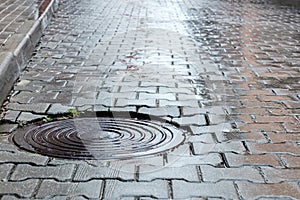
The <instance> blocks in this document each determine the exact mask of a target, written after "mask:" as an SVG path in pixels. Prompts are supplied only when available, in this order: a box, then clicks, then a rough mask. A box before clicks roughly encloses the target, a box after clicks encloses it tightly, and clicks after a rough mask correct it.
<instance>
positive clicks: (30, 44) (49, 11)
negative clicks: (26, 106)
mask: <svg viewBox="0 0 300 200" xmlns="http://www.w3.org/2000/svg"><path fill="white" fill-rule="evenodd" d="M58 3H59V0H52V1H51V2H50V3H49V5H48V7H47V8H46V10H45V11H44V13H43V14H42V15H41V16H40V17H39V18H38V20H37V21H35V23H34V24H33V25H32V27H31V28H30V29H29V31H28V32H27V34H26V35H25V37H24V38H23V39H22V40H21V42H20V44H19V45H18V46H17V48H16V49H14V50H13V51H12V52H4V53H3V54H2V55H4V58H3V61H2V63H0V105H2V103H3V102H4V101H5V99H6V97H7V95H8V94H9V93H10V91H11V89H12V87H13V85H14V83H15V81H16V80H17V79H18V77H19V76H20V75H21V73H22V71H23V70H24V69H25V67H26V64H27V62H28V61H29V59H30V58H31V56H32V53H33V51H34V49H35V47H36V45H37V44H38V42H39V40H40V38H41V37H42V35H43V32H44V30H45V29H46V27H47V26H48V25H49V23H50V20H51V19H52V17H53V15H54V12H55V11H56V10H57V8H58Z"/></svg>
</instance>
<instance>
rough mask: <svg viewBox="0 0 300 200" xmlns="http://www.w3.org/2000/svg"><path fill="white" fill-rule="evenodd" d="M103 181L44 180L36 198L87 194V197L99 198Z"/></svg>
mask: <svg viewBox="0 0 300 200" xmlns="http://www.w3.org/2000/svg"><path fill="white" fill-rule="evenodd" d="M101 185H102V181H100V180H94V181H89V182H79V183H73V182H56V181H52V180H44V181H43V182H42V184H41V186H40V188H39V190H38V192H37V194H36V196H35V197H36V198H48V197H51V196H53V195H58V196H80V195H83V196H86V197H87V198H90V199H91V198H99V197H100V190H101Z"/></svg>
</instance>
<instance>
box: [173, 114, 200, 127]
mask: <svg viewBox="0 0 300 200" xmlns="http://www.w3.org/2000/svg"><path fill="white" fill-rule="evenodd" d="M172 122H175V123H177V124H179V125H180V126H186V125H200V126H201V125H202V126H203V125H206V120H205V117H204V115H194V116H191V117H181V118H173V119H172Z"/></svg>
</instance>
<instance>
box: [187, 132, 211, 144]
mask: <svg viewBox="0 0 300 200" xmlns="http://www.w3.org/2000/svg"><path fill="white" fill-rule="evenodd" d="M186 142H191V143H194V142H195V143H204V144H215V143H216V141H215V139H214V136H213V134H211V133H204V134H201V135H192V136H188V137H187V139H186Z"/></svg>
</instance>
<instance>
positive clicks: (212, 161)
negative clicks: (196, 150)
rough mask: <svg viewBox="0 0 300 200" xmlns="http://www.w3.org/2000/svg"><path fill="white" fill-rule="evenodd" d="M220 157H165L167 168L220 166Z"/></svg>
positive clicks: (214, 154) (210, 155)
mask: <svg viewBox="0 0 300 200" xmlns="http://www.w3.org/2000/svg"><path fill="white" fill-rule="evenodd" d="M222 162H223V161H222V159H221V156H220V155H219V154H217V153H210V154H207V155H196V156H178V155H172V154H169V155H167V164H166V165H167V166H170V167H183V166H187V165H205V164H207V165H212V166H219V165H221V164H222Z"/></svg>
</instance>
